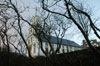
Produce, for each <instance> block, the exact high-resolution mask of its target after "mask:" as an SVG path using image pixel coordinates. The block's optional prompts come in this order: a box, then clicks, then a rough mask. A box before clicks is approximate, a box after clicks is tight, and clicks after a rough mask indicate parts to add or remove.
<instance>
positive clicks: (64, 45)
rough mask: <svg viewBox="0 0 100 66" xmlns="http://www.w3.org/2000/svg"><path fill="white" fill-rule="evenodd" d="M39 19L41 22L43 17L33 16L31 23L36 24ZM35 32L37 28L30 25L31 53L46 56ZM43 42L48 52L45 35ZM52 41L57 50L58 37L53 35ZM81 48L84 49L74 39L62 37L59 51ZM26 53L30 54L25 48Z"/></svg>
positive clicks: (64, 51)
mask: <svg viewBox="0 0 100 66" xmlns="http://www.w3.org/2000/svg"><path fill="white" fill-rule="evenodd" d="M37 21H38V22H41V18H40V17H39V16H33V17H32V19H31V22H30V23H31V24H36V22H37ZM33 33H35V30H34V29H33V28H32V27H30V28H29V34H28V38H27V44H28V47H29V50H30V53H31V55H32V56H33V57H35V56H44V53H43V52H42V50H41V48H40V43H39V41H38V38H37V37H36V36H35V35H34V34H33ZM60 40H61V38H58V41H60ZM42 42H43V49H44V50H45V51H46V52H47V53H48V51H49V50H50V46H49V45H48V41H47V40H46V39H45V38H44V37H42ZM50 42H51V43H52V46H53V49H54V50H55V49H56V48H57V37H55V36H51V39H50ZM80 49H82V47H81V46H80V45H79V44H77V43H75V42H74V41H71V40H67V39H62V42H61V48H60V50H59V53H66V52H72V51H76V50H80ZM25 54H26V55H27V56H28V51H27V50H25Z"/></svg>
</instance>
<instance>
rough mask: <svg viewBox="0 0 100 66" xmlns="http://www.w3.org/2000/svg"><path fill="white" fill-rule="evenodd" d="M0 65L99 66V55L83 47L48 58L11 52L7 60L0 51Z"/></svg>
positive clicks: (4, 53)
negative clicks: (82, 48)
mask: <svg viewBox="0 0 100 66" xmlns="http://www.w3.org/2000/svg"><path fill="white" fill-rule="evenodd" d="M98 50H100V48H98ZM0 66H100V56H98V55H97V54H95V53H93V52H92V51H91V50H90V49H84V50H80V51H75V52H69V53H63V54H58V55H52V56H50V57H48V58H46V57H43V56H38V57H36V58H34V59H33V60H30V59H29V58H27V57H25V56H23V55H19V54H17V53H12V52H11V53H10V54H9V60H8V54H7V53H6V52H0Z"/></svg>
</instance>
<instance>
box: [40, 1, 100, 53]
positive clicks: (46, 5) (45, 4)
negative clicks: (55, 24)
mask: <svg viewBox="0 0 100 66" xmlns="http://www.w3.org/2000/svg"><path fill="white" fill-rule="evenodd" d="M77 2H78V1H72V0H55V1H53V0H52V1H48V0H42V1H41V4H42V8H43V9H44V10H46V11H47V12H50V13H54V14H59V15H61V16H64V17H65V18H66V19H69V20H71V21H72V22H73V23H74V24H75V25H76V26H77V28H78V29H79V30H80V31H81V33H82V34H83V36H84V38H85V39H86V41H87V44H88V45H89V47H90V48H91V49H92V50H93V51H94V52H97V53H98V54H100V52H99V51H98V50H97V49H96V48H94V47H93V46H92V45H91V43H90V40H89V37H88V34H87V31H85V30H84V29H83V26H82V24H80V23H83V21H82V22H80V23H79V22H78V21H77V19H75V18H74V16H75V15H74V13H76V14H77V15H83V16H84V17H85V18H87V19H88V21H87V22H88V24H89V25H90V27H91V30H93V31H94V34H95V35H96V36H97V37H98V38H100V36H99V34H98V32H97V31H99V28H98V27H96V26H95V25H94V22H93V20H92V19H91V16H90V15H89V14H88V12H86V11H84V10H83V9H79V8H78V7H77V4H79V3H77ZM53 8H56V9H55V10H53ZM57 9H62V11H56V10H57ZM79 19H80V20H81V18H79ZM84 27H85V28H86V25H84Z"/></svg>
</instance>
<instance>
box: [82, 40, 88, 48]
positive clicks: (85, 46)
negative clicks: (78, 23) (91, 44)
mask: <svg viewBox="0 0 100 66" xmlns="http://www.w3.org/2000/svg"><path fill="white" fill-rule="evenodd" d="M83 48H84V49H85V48H87V44H86V42H85V40H83Z"/></svg>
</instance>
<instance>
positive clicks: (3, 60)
mask: <svg viewBox="0 0 100 66" xmlns="http://www.w3.org/2000/svg"><path fill="white" fill-rule="evenodd" d="M33 64H34V63H33V62H32V61H31V60H30V59H29V58H27V57H25V56H23V55H20V54H17V53H13V52H9V55H8V52H7V51H6V49H5V50H2V51H1V50H0V66H34V65H33Z"/></svg>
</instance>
